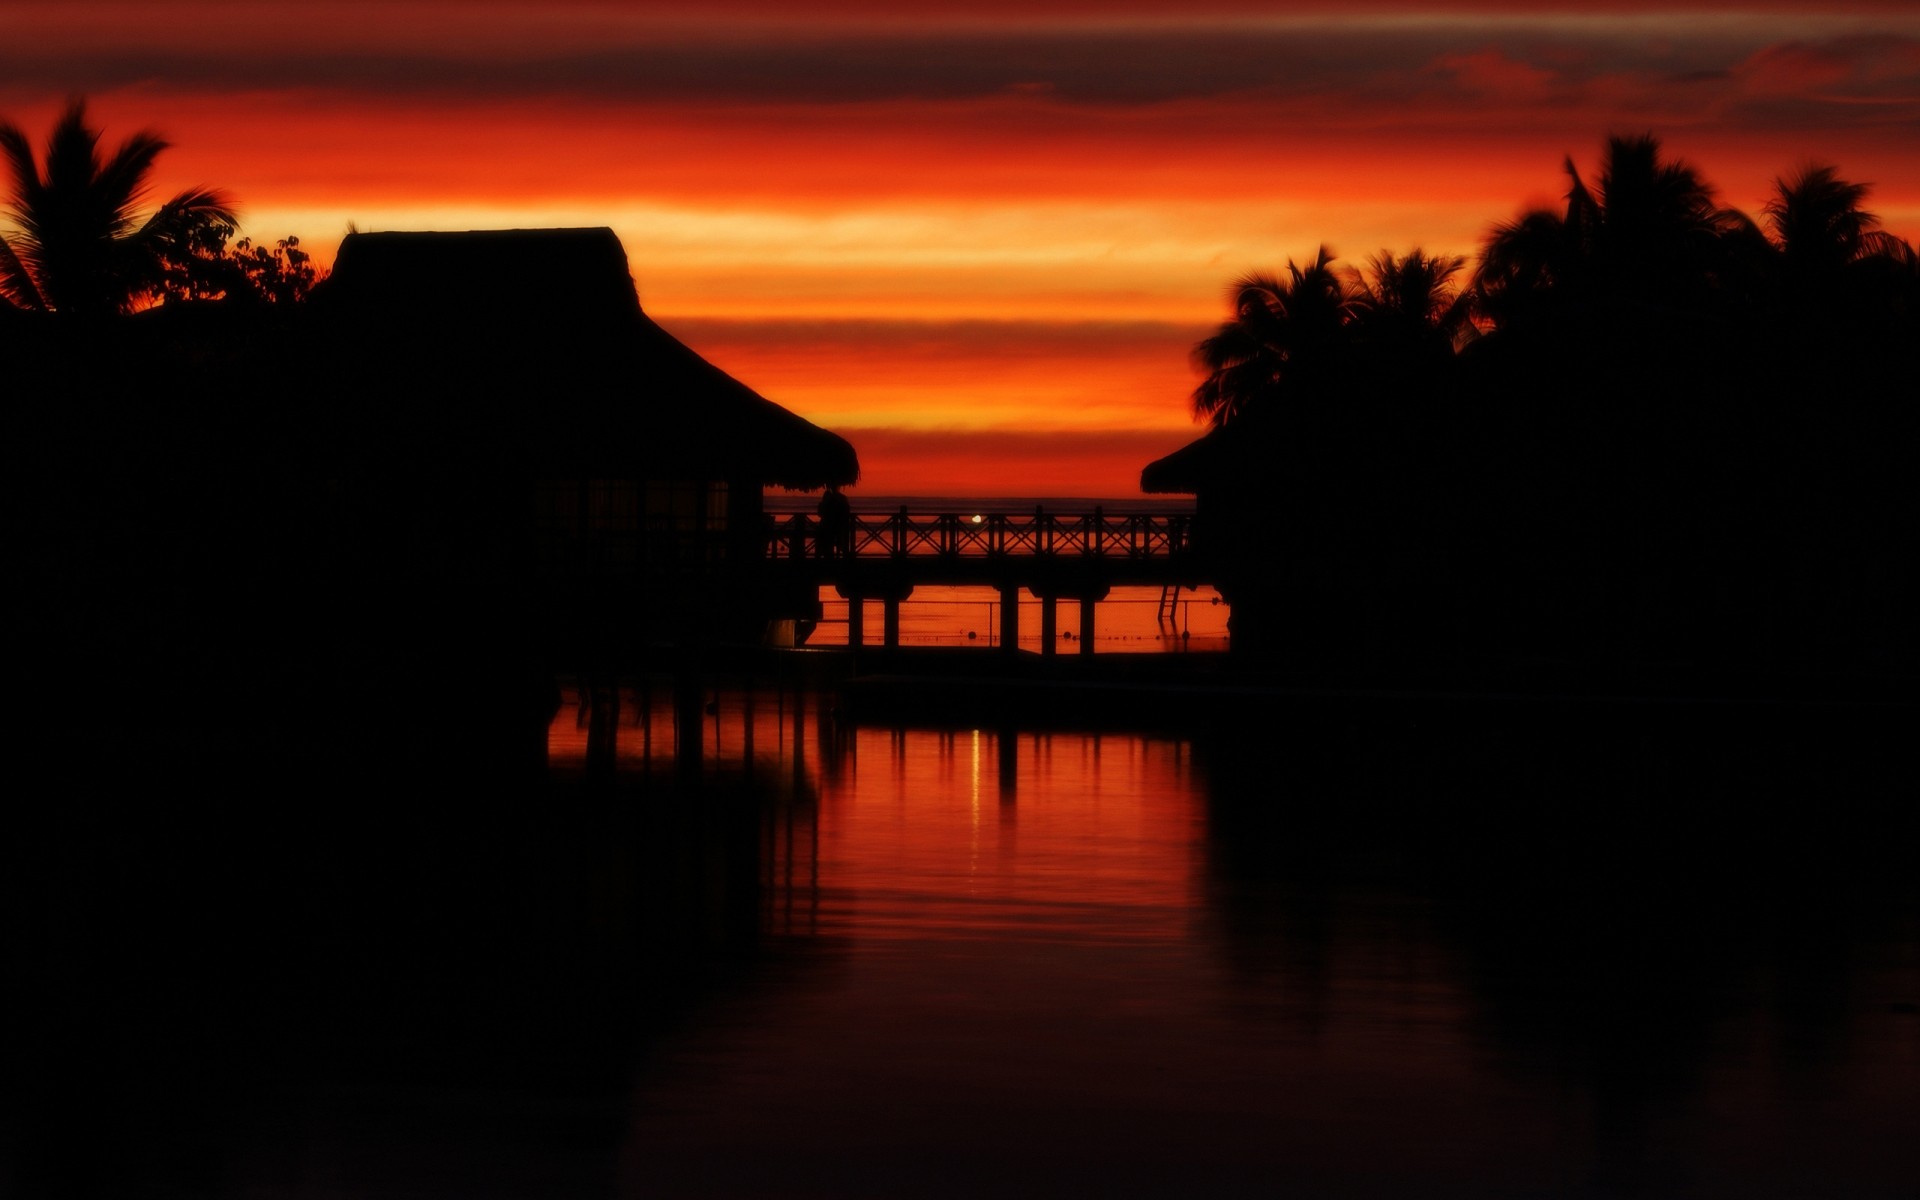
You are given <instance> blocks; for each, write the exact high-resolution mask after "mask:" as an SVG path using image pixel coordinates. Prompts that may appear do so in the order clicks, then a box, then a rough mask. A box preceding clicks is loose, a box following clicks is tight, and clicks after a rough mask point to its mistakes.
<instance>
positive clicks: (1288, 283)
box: [1193, 246, 1352, 426]
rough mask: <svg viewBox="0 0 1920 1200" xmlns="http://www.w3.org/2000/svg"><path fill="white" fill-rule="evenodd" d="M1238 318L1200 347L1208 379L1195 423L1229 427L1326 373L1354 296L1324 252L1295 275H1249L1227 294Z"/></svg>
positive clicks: (1197, 400)
mask: <svg viewBox="0 0 1920 1200" xmlns="http://www.w3.org/2000/svg"><path fill="white" fill-rule="evenodd" d="M1227 294H1228V295H1229V296H1231V297H1232V298H1233V312H1234V315H1233V318H1232V319H1231V320H1229V321H1226V322H1224V323H1223V324H1222V325H1221V326H1220V328H1219V330H1218V331H1217V332H1216V333H1215V334H1214V335H1213V336H1212V337H1210V338H1207V339H1205V340H1204V341H1202V342H1201V343H1200V344H1199V345H1197V346H1195V347H1194V350H1193V360H1194V365H1195V366H1196V367H1197V368H1199V369H1200V370H1202V371H1205V372H1206V375H1207V378H1206V379H1205V380H1204V381H1203V382H1202V383H1201V384H1200V386H1199V387H1198V388H1197V389H1195V391H1194V393H1193V412H1194V416H1195V417H1198V418H1204V419H1206V420H1207V421H1209V422H1210V423H1211V424H1213V425H1215V426H1220V425H1225V424H1228V423H1229V422H1231V421H1234V420H1237V419H1239V418H1240V417H1242V416H1244V415H1245V414H1246V413H1247V412H1248V411H1249V410H1258V409H1260V408H1263V407H1266V406H1269V405H1271V404H1273V403H1274V402H1275V401H1276V398H1277V397H1278V396H1279V395H1280V393H1281V392H1282V391H1284V390H1286V389H1287V388H1288V387H1290V386H1294V384H1295V383H1296V381H1299V380H1300V379H1301V377H1303V376H1312V375H1317V374H1319V373H1321V372H1323V371H1324V370H1325V369H1326V368H1327V367H1328V365H1329V364H1330V360H1331V359H1332V358H1333V357H1334V355H1335V351H1336V348H1337V347H1338V345H1339V343H1340V340H1341V337H1342V327H1343V326H1344V324H1345V322H1346V318H1347V313H1348V308H1349V305H1350V304H1351V303H1352V297H1351V296H1350V295H1349V294H1348V292H1347V286H1346V283H1345V281H1343V280H1342V279H1341V277H1340V275H1339V273H1338V272H1336V271H1335V270H1334V269H1333V255H1332V254H1331V253H1329V252H1328V250H1327V248H1326V247H1325V246H1322V247H1320V249H1319V250H1318V252H1317V253H1316V254H1315V255H1314V257H1313V259H1312V260H1311V261H1309V262H1308V263H1307V265H1306V266H1304V267H1301V266H1297V265H1296V264H1294V263H1293V262H1292V261H1291V260H1289V261H1288V263H1287V275H1286V278H1284V279H1282V278H1280V277H1278V276H1273V275H1263V274H1259V273H1253V274H1249V275H1243V276H1241V277H1240V278H1239V279H1237V280H1235V281H1234V283H1233V285H1232V286H1231V287H1229V288H1228V289H1227Z"/></svg>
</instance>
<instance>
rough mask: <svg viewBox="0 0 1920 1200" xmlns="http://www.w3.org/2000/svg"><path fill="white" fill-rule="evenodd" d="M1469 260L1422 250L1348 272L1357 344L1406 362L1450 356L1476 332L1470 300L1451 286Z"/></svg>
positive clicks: (1385, 256) (1381, 257)
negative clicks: (1472, 331) (1462, 340)
mask: <svg viewBox="0 0 1920 1200" xmlns="http://www.w3.org/2000/svg"><path fill="white" fill-rule="evenodd" d="M1466 261H1467V260H1466V259H1464V258H1461V257H1459V256H1458V255H1447V256H1440V257H1436V256H1434V255H1430V254H1427V253H1425V252H1424V251H1421V250H1418V249H1415V250H1411V251H1408V252H1407V253H1406V254H1404V255H1395V254H1393V253H1391V252H1389V251H1382V252H1381V253H1379V254H1376V255H1374V256H1372V257H1371V258H1369V259H1368V260H1367V266H1366V269H1365V270H1364V271H1353V272H1349V274H1348V282H1347V287H1348V292H1349V295H1350V297H1351V300H1350V302H1349V308H1350V310H1351V312H1352V325H1353V332H1354V336H1355V339H1356V341H1358V342H1359V343H1360V344H1362V345H1365V346H1368V347H1370V348H1372V349H1374V350H1375V351H1378V352H1385V353H1387V354H1390V355H1393V356H1395V357H1404V358H1408V359H1422V358H1432V357H1434V356H1438V355H1444V354H1446V353H1449V352H1450V351H1451V350H1452V349H1453V347H1454V344H1455V343H1456V342H1457V341H1458V340H1460V339H1461V338H1462V337H1464V336H1467V335H1468V334H1469V333H1470V331H1471V329H1472V325H1471V324H1470V323H1469V321H1468V309H1469V306H1468V304H1467V302H1466V299H1465V297H1464V296H1463V295H1462V294H1461V293H1460V291H1459V289H1457V288H1456V287H1454V285H1453V277H1454V276H1455V275H1457V274H1459V273H1460V270H1461V268H1463V267H1464V266H1466Z"/></svg>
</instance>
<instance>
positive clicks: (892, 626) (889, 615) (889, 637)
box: [880, 592, 900, 650]
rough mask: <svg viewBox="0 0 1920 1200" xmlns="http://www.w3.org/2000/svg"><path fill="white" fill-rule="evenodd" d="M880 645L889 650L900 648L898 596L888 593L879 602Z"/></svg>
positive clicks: (895, 593)
mask: <svg viewBox="0 0 1920 1200" xmlns="http://www.w3.org/2000/svg"><path fill="white" fill-rule="evenodd" d="M880 644H881V645H883V646H885V647H886V648H887V649H889V650H897V649H899V648H900V596H899V594H898V593H897V592H888V593H887V595H886V598H885V599H883V600H882V601H881V602H880Z"/></svg>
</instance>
